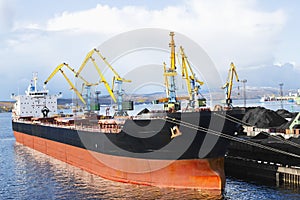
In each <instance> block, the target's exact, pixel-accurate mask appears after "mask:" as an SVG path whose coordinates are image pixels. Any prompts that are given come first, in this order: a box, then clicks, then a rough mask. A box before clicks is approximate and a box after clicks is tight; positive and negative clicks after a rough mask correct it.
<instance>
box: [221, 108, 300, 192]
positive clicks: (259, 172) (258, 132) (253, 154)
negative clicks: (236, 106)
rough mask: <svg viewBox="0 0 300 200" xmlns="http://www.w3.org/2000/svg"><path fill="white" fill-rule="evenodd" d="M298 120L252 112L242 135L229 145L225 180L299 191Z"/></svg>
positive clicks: (291, 116) (287, 115)
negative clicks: (288, 187) (241, 180)
mask: <svg viewBox="0 0 300 200" xmlns="http://www.w3.org/2000/svg"><path fill="white" fill-rule="evenodd" d="M278 113H279V114H282V116H280V115H279V114H278ZM299 117H300V114H299V113H288V111H282V110H281V111H280V112H277V113H276V112H275V111H271V110H268V109H264V108H261V107H260V108H253V109H249V111H248V113H247V112H246V114H245V116H244V117H243V123H242V125H243V128H242V130H243V131H242V132H240V133H238V135H237V139H238V140H235V141H231V142H230V146H229V148H228V152H227V154H226V156H225V174H226V176H231V177H236V178H241V179H246V180H252V181H258V182H262V183H265V184H271V185H278V186H279V185H289V186H292V187H297V188H299V186H300V134H299V133H300V126H299V124H300V122H299Z"/></svg>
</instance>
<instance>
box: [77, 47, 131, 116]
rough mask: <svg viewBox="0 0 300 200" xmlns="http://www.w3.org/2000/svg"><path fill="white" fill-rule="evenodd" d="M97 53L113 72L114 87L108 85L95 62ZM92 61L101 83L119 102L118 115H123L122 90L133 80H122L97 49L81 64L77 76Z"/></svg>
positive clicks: (114, 99)
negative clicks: (124, 83) (94, 55)
mask: <svg viewBox="0 0 300 200" xmlns="http://www.w3.org/2000/svg"><path fill="white" fill-rule="evenodd" d="M94 53H96V54H97V55H98V56H99V57H100V58H101V59H102V60H103V62H104V63H105V64H106V65H107V66H108V68H109V69H110V70H111V71H112V72H113V74H114V76H113V80H112V87H110V85H109V84H108V82H107V81H106V79H105V77H104V75H103V73H102V72H101V70H100V68H99V67H98V65H97V63H96V62H95V59H94V58H93V57H92V56H93V54H94ZM89 60H91V61H92V62H93V64H94V67H95V69H96V70H97V72H98V74H99V76H100V82H102V83H104V85H105V87H106V90H107V91H108V93H109V94H110V96H111V98H112V99H113V101H114V102H117V104H118V112H117V113H116V114H117V115H123V114H124V112H123V107H122V104H123V99H122V96H123V90H122V83H123V82H131V80H126V79H124V78H121V76H120V75H119V74H118V73H117V71H116V70H115V69H114V68H113V67H112V66H111V64H110V63H109V62H107V60H106V58H105V57H104V56H103V55H102V54H101V53H100V51H99V50H98V49H96V48H94V49H92V50H91V51H90V52H89V53H88V54H87V56H86V58H85V59H84V61H83V63H82V64H81V66H80V68H79V70H78V72H77V74H76V76H79V74H80V73H81V71H82V70H83V68H84V67H85V66H86V64H87V62H88V61H89ZM115 83H116V84H117V85H118V90H117V97H118V98H117V100H116V97H115V95H114V93H113V91H114V86H115Z"/></svg>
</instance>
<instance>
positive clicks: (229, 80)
mask: <svg viewBox="0 0 300 200" xmlns="http://www.w3.org/2000/svg"><path fill="white" fill-rule="evenodd" d="M234 76H235V79H236V81H237V82H239V77H238V74H237V72H236V67H235V65H234V64H233V62H231V63H230V68H229V72H228V77H227V81H226V83H225V84H224V86H223V87H222V89H226V104H227V106H228V107H232V99H231V92H232V85H233V77H234Z"/></svg>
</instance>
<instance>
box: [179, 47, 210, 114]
mask: <svg viewBox="0 0 300 200" xmlns="http://www.w3.org/2000/svg"><path fill="white" fill-rule="evenodd" d="M180 55H181V70H182V78H183V79H185V80H186V85H187V90H188V94H189V106H190V107H191V108H195V107H196V100H198V106H204V105H205V104H206V102H205V99H204V98H201V99H198V98H197V99H196V97H198V94H199V88H200V86H201V85H203V84H204V82H202V81H200V80H199V79H198V78H197V77H196V75H195V73H194V71H193V69H192V67H191V65H190V63H189V61H188V59H187V56H186V55H185V53H184V49H183V47H182V46H180Z"/></svg>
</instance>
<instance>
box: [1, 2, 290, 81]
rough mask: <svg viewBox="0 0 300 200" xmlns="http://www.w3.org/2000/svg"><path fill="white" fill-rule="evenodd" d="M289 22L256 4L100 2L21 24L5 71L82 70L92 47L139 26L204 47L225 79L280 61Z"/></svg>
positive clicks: (10, 41)
mask: <svg viewBox="0 0 300 200" xmlns="http://www.w3.org/2000/svg"><path fill="white" fill-rule="evenodd" d="M150 3H151V2H150ZM0 8H1V7H0ZM0 10H1V11H2V10H3V9H0ZM285 22H286V13H285V12H284V11H283V10H280V9H277V10H274V11H265V10H261V9H260V8H259V4H258V2H257V1H255V0H214V1H208V0H186V1H184V2H183V3H181V4H177V5H175V6H168V7H163V8H161V9H148V8H147V7H142V6H124V7H112V6H108V5H103V4H98V5H97V6H95V8H92V9H88V10H82V11H79V12H67V11H65V12H63V13H61V14H56V15H55V16H54V17H53V18H51V19H49V20H47V21H46V22H44V23H38V22H35V21H30V22H26V19H24V20H23V21H15V22H14V23H13V24H14V32H13V33H12V34H11V35H10V36H9V37H8V38H7V39H6V45H7V47H9V49H2V50H1V49H0V56H1V58H3V59H2V66H3V67H2V66H1V68H4V67H7V66H10V68H22V69H21V70H19V71H20V72H15V74H14V76H15V77H17V78H20V77H22V76H28V73H27V74H24V72H25V71H27V72H28V71H29V73H31V72H32V71H42V72H41V73H40V74H44V77H46V76H47V75H48V74H49V72H50V71H51V70H52V69H54V67H55V66H56V65H58V64H59V63H60V62H68V63H70V64H71V65H72V66H73V67H74V68H78V67H77V65H79V64H80V63H81V62H82V60H83V58H84V57H85V55H86V53H87V52H88V51H89V50H90V49H91V48H93V47H96V46H98V45H100V44H101V43H102V42H103V41H105V40H106V39H108V38H109V37H111V36H112V35H116V34H119V33H121V32H123V31H129V30H132V29H137V28H163V29H170V30H174V31H175V32H180V33H182V34H185V35H186V36H188V37H190V38H191V39H192V40H194V41H196V42H197V43H198V44H200V45H201V46H202V47H203V48H204V49H205V50H206V51H207V53H208V55H209V56H210V57H211V58H212V60H213V61H214V62H215V64H216V65H217V67H218V68H219V69H220V71H221V72H222V73H223V72H225V73H224V77H225V76H226V75H227V73H226V71H227V69H228V67H229V63H230V62H231V61H234V62H235V64H236V66H237V68H238V70H239V68H244V67H247V66H257V65H261V64H266V63H273V62H275V60H276V58H274V54H273V52H274V49H276V47H277V44H278V42H279V41H278V40H279V39H278V36H279V34H280V31H281V30H282V28H283V26H284V25H285ZM10 24H12V22H10ZM175 39H176V38H175ZM167 42H168V41H167ZM51 67H52V68H51ZM49 68H51V69H49ZM9 70H11V69H7V68H6V69H5V70H4V71H3V72H5V71H7V72H11V71H9ZM16 71H17V70H16ZM18 73H19V74H18ZM11 76H12V75H11ZM0 84H2V83H1V82H0Z"/></svg>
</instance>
